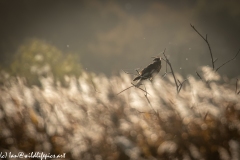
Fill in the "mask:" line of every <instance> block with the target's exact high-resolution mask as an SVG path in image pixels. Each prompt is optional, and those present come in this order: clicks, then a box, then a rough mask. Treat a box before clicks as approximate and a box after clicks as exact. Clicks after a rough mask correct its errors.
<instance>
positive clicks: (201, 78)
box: [196, 71, 203, 80]
mask: <svg viewBox="0 0 240 160" xmlns="http://www.w3.org/2000/svg"><path fill="white" fill-rule="evenodd" d="M196 74H197V76H198V77H199V78H200V79H201V80H203V79H202V77H201V76H200V74H198V72H197V71H196Z"/></svg>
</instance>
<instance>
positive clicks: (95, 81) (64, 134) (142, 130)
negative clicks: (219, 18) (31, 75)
mask: <svg viewBox="0 0 240 160" xmlns="http://www.w3.org/2000/svg"><path fill="white" fill-rule="evenodd" d="M203 72H204V73H203V74H202V75H203V76H204V78H205V79H207V80H208V83H205V82H203V81H201V80H198V79H195V78H194V77H189V78H188V82H186V83H185V84H184V85H183V88H182V90H181V92H180V94H177V93H176V88H175V85H174V81H173V79H172V78H170V75H168V76H167V78H165V79H161V78H159V77H156V78H155V79H154V81H153V82H152V83H150V82H147V83H146V84H145V86H146V88H147V92H148V93H149V95H148V99H149V101H150V102H151V106H152V108H153V109H154V110H153V109H152V108H151V106H150V104H149V103H148V101H147V99H146V97H145V95H144V92H143V91H141V90H139V89H136V88H131V89H129V90H127V91H125V92H123V93H121V94H120V95H118V96H117V95H116V94H117V93H118V92H120V91H121V90H123V89H125V88H127V87H129V86H130V84H131V79H130V77H129V75H127V74H125V73H122V74H121V75H120V76H119V77H111V78H109V79H108V78H106V77H104V76H98V77H96V76H94V77H93V78H92V79H91V77H92V76H90V75H89V74H87V73H85V74H83V76H82V77H80V78H79V79H76V78H73V77H70V78H66V82H67V83H68V85H69V86H68V87H67V88H65V87H61V86H60V85H54V84H53V78H51V77H48V78H41V79H40V81H41V83H42V88H39V87H36V86H33V87H28V86H27V85H25V83H24V79H22V78H10V79H8V81H3V82H2V84H1V90H0V95H1V97H0V119H1V120H0V123H1V124H0V126H1V128H0V133H1V134H0V151H3V152H10V151H11V152H19V151H23V152H25V153H29V152H36V151H40V152H42V151H43V152H45V153H52V154H53V153H55V154H62V153H66V155H67V157H66V159H76V160H77V159H81V160H92V159H96V160H101V159H102V160H118V159H119V160H125V159H138V160H139V159H149V160H150V159H151V160H155V159H179V160H180V159H185V160H188V159H223V160H228V159H240V154H239V150H240V97H239V96H240V95H237V94H236V92H235V89H236V88H235V85H232V86H231V85H228V84H220V83H219V80H220V79H221V77H220V76H219V75H218V74H216V73H212V72H211V69H209V68H206V67H204V68H203ZM176 76H177V77H178V79H179V80H180V81H181V80H182V79H181V77H180V76H179V75H176ZM155 111H156V112H157V113H156V112H155Z"/></svg>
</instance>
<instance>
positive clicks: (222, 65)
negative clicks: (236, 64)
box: [216, 49, 240, 71]
mask: <svg viewBox="0 0 240 160" xmlns="http://www.w3.org/2000/svg"><path fill="white" fill-rule="evenodd" d="M239 52H240V49H239V50H238V52H237V54H236V55H235V56H234V57H233V58H232V59H230V60H228V61H226V62H225V63H223V64H222V65H221V66H219V67H218V68H217V69H216V71H218V70H219V69H220V68H221V67H222V66H224V65H225V64H227V63H229V62H231V61H233V60H234V59H236V57H237V55H238V53H239Z"/></svg>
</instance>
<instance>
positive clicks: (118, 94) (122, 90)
mask: <svg viewBox="0 0 240 160" xmlns="http://www.w3.org/2000/svg"><path fill="white" fill-rule="evenodd" d="M132 87H134V86H130V87H128V88H126V89H124V90H122V91H121V92H119V93H118V94H117V95H119V94H120V93H122V92H124V91H126V90H128V89H130V88H132Z"/></svg>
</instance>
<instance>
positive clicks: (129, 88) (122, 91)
mask: <svg viewBox="0 0 240 160" xmlns="http://www.w3.org/2000/svg"><path fill="white" fill-rule="evenodd" d="M131 84H132V86H130V87H127V88H125V89H124V90H122V91H121V92H119V93H117V95H119V94H121V93H122V92H124V91H126V90H128V89H130V88H132V87H136V88H137V89H140V90H142V91H143V92H145V94H149V93H148V92H147V91H146V90H144V89H142V88H140V87H137V86H136V85H134V84H133V83H131ZM149 95H150V94H149Z"/></svg>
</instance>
